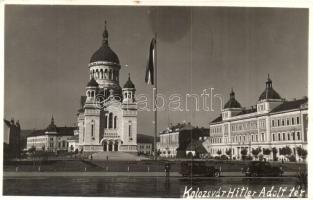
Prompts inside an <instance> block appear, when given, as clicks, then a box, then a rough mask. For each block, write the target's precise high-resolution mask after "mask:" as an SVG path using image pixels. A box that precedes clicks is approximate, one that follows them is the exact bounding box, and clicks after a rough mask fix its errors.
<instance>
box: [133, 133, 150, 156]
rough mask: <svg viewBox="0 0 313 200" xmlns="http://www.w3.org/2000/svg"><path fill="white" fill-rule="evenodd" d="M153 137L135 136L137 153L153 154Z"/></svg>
mask: <svg viewBox="0 0 313 200" xmlns="http://www.w3.org/2000/svg"><path fill="white" fill-rule="evenodd" d="M153 144H154V137H153V136H149V135H144V134H138V135H137V151H138V153H142V154H146V155H152V153H153V149H154V148H153Z"/></svg>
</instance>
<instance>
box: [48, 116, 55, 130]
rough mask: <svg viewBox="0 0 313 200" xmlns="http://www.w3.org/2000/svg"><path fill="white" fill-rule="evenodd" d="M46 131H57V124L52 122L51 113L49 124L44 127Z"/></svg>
mask: <svg viewBox="0 0 313 200" xmlns="http://www.w3.org/2000/svg"><path fill="white" fill-rule="evenodd" d="M46 131H49V132H57V126H56V125H55V124H54V118H53V115H52V118H51V122H50V124H49V125H48V126H47V128H46Z"/></svg>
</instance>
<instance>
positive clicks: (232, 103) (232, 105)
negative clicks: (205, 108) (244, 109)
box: [224, 89, 241, 109]
mask: <svg viewBox="0 0 313 200" xmlns="http://www.w3.org/2000/svg"><path fill="white" fill-rule="evenodd" d="M229 96H230V98H229V100H228V101H227V103H225V105H224V109H226V108H241V105H240V103H239V102H238V101H237V100H236V99H235V92H234V91H233V89H232V90H231V93H230V95H229Z"/></svg>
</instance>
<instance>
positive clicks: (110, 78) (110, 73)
mask: <svg viewBox="0 0 313 200" xmlns="http://www.w3.org/2000/svg"><path fill="white" fill-rule="evenodd" d="M109 80H112V69H110V71H109Z"/></svg>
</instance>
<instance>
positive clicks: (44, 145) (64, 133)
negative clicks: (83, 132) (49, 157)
mask: <svg viewBox="0 0 313 200" xmlns="http://www.w3.org/2000/svg"><path fill="white" fill-rule="evenodd" d="M75 129H76V127H57V126H56V125H55V124H54V118H53V117H52V118H51V123H50V124H49V125H48V127H47V128H46V129H44V130H36V131H34V132H33V133H31V135H30V136H28V137H27V144H26V148H27V149H30V148H33V147H35V148H36V150H39V151H49V152H58V151H68V140H69V139H70V138H71V137H72V136H73V135H74V130H75Z"/></svg>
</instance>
